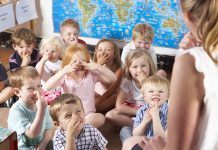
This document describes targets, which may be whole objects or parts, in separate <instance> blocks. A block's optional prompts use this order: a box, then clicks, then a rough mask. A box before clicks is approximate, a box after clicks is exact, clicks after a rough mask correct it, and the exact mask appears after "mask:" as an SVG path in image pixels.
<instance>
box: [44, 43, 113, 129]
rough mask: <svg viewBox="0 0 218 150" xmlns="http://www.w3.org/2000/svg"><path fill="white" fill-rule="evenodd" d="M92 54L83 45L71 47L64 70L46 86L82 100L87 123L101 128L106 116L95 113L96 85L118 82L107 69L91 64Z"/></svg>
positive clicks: (66, 56)
mask: <svg viewBox="0 0 218 150" xmlns="http://www.w3.org/2000/svg"><path fill="white" fill-rule="evenodd" d="M89 60H90V54H89V52H88V50H87V48H86V47H85V46H83V45H81V44H75V45H72V46H69V47H68V48H67V50H66V52H65V55H64V57H63V62H62V69H61V70H60V71H59V72H58V73H57V74H55V75H54V76H53V77H51V78H50V79H49V80H48V81H47V82H46V84H45V87H44V88H45V89H47V90H50V89H52V88H55V87H57V86H58V85H60V86H61V90H62V92H64V93H72V94H75V95H77V96H78V97H79V98H81V100H82V104H83V107H84V110H85V115H86V118H85V119H86V123H89V124H91V125H93V126H94V127H97V128H99V127H100V126H102V125H103V123H104V120H105V119H104V116H103V115H102V114H99V113H95V111H96V109H95V90H94V89H95V88H94V87H95V84H96V83H97V82H98V81H101V82H103V83H105V84H109V83H111V82H114V81H115V80H116V76H115V74H114V73H113V72H112V71H110V70H109V69H108V68H107V67H104V66H101V65H99V64H96V63H93V62H89Z"/></svg>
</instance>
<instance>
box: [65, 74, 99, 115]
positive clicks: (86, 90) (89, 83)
mask: <svg viewBox="0 0 218 150" xmlns="http://www.w3.org/2000/svg"><path fill="white" fill-rule="evenodd" d="M96 82H98V80H97V76H96V75H95V74H94V73H91V72H88V73H87V75H86V77H85V78H83V79H82V80H81V81H79V82H75V81H74V80H72V79H69V78H68V77H67V76H64V78H63V79H62V80H61V90H62V93H71V94H75V95H76V96H78V97H79V98H80V99H81V101H82V104H83V107H84V110H85V114H86V115H87V114H89V113H91V112H95V111H96V108H95V84H96Z"/></svg>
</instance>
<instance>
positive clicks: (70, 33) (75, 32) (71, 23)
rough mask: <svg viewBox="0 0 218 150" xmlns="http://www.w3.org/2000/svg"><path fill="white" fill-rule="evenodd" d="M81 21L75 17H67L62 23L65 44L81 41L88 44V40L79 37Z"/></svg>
mask: <svg viewBox="0 0 218 150" xmlns="http://www.w3.org/2000/svg"><path fill="white" fill-rule="evenodd" d="M79 32H80V28H79V23H78V22H77V21H75V20H73V19H66V20H64V21H63V22H62V23H61V27H60V34H61V37H62V39H63V41H64V43H65V46H69V45H72V44H74V43H80V44H83V45H84V46H86V42H85V41H83V40H81V39H79Z"/></svg>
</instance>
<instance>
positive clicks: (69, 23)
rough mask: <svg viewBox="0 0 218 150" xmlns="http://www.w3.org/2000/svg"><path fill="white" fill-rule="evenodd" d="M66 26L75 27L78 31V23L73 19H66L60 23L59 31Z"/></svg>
mask: <svg viewBox="0 0 218 150" xmlns="http://www.w3.org/2000/svg"><path fill="white" fill-rule="evenodd" d="M66 27H71V28H76V29H77V30H78V31H80V28H79V23H78V22H77V21H76V20H73V19H66V20H64V21H63V22H62V23H61V26H60V30H61V33H62V32H63V31H64V30H65V28H66Z"/></svg>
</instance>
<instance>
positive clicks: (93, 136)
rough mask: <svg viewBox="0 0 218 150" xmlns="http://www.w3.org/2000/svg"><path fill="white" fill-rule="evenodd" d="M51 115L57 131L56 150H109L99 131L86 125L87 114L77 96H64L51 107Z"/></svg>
mask: <svg viewBox="0 0 218 150" xmlns="http://www.w3.org/2000/svg"><path fill="white" fill-rule="evenodd" d="M50 115H51V117H52V119H53V121H54V124H55V126H56V127H57V130H56V132H55V135H54V139H53V142H54V143H53V149H54V150H60V149H65V150H92V149H93V148H95V149H99V150H107V148H106V145H107V140H106V139H105V138H104V137H103V136H102V134H101V133H100V131H98V129H96V128H94V127H92V126H91V125H89V124H85V112H84V109H83V106H82V103H81V100H80V98H79V97H77V96H76V95H72V94H66V93H65V94H62V95H60V96H58V97H56V98H55V99H54V101H53V102H52V103H51V105H50Z"/></svg>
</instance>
